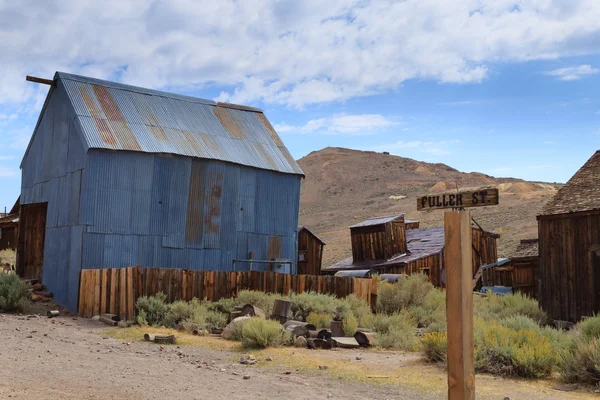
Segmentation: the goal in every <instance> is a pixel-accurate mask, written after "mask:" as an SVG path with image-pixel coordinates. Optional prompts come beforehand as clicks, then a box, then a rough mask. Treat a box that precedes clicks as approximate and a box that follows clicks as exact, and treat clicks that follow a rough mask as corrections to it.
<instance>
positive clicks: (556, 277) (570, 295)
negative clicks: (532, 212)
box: [538, 211, 600, 322]
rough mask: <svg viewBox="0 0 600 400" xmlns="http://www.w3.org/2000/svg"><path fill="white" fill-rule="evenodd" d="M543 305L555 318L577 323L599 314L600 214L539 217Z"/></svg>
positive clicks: (541, 301)
mask: <svg viewBox="0 0 600 400" xmlns="http://www.w3.org/2000/svg"><path fill="white" fill-rule="evenodd" d="M538 233H539V250H540V280H541V287H542V290H541V293H540V303H541V305H542V307H543V308H544V310H546V312H548V314H549V315H550V316H551V317H552V318H554V319H559V320H565V321H573V322H575V321H578V320H579V319H581V318H582V317H585V316H591V315H593V314H594V313H596V312H598V311H599V310H600V300H599V299H598V293H599V292H600V283H595V282H600V270H599V269H598V268H597V267H595V262H596V251H597V250H598V249H600V247H599V246H600V212H599V211H595V212H580V213H573V214H563V215H553V216H540V217H538Z"/></svg>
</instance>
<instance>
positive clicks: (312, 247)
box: [298, 230, 323, 275]
mask: <svg viewBox="0 0 600 400" xmlns="http://www.w3.org/2000/svg"><path fill="white" fill-rule="evenodd" d="M301 252H303V253H304V254H305V261H300V260H298V274H304V275H320V274H321V263H322V261H323V260H322V255H323V244H322V243H321V242H320V241H318V240H317V239H316V238H315V237H314V236H313V235H311V234H310V233H308V231H306V230H301V231H300V232H299V233H298V254H300V253H301Z"/></svg>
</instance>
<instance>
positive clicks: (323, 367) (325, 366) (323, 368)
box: [319, 365, 329, 370]
mask: <svg viewBox="0 0 600 400" xmlns="http://www.w3.org/2000/svg"><path fill="white" fill-rule="evenodd" d="M327 368H329V367H328V366H327V365H319V369H320V370H325V369H327Z"/></svg>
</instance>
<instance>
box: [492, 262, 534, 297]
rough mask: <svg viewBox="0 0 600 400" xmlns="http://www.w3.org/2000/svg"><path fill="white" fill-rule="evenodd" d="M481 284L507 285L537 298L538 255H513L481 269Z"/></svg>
mask: <svg viewBox="0 0 600 400" xmlns="http://www.w3.org/2000/svg"><path fill="white" fill-rule="evenodd" d="M482 279H483V286H507V287H512V288H513V291H515V292H520V293H523V294H525V295H527V296H529V297H531V298H534V299H539V282H540V281H539V257H515V258H512V259H511V260H510V261H509V262H507V263H506V264H503V265H500V266H495V267H491V268H488V269H486V270H484V271H483V276H482Z"/></svg>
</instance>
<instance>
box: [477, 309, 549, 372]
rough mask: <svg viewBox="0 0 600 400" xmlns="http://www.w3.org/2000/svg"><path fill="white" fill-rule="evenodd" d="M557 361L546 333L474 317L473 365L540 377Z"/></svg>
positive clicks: (487, 370) (479, 369)
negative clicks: (510, 326)
mask: <svg viewBox="0 0 600 400" xmlns="http://www.w3.org/2000/svg"><path fill="white" fill-rule="evenodd" d="M557 364H558V353H557V351H556V349H553V348H552V346H551V344H550V340H549V339H548V337H546V336H544V335H542V334H540V333H539V331H534V330H524V329H520V330H514V329H511V328H507V327H504V326H502V325H500V324H499V323H497V322H495V321H483V320H479V319H478V320H476V328H475V369H476V370H477V371H478V372H489V373H492V374H495V375H503V376H520V377H524V378H542V377H546V376H549V375H550V373H551V372H552V369H553V368H554V367H555V366H556V365H557Z"/></svg>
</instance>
